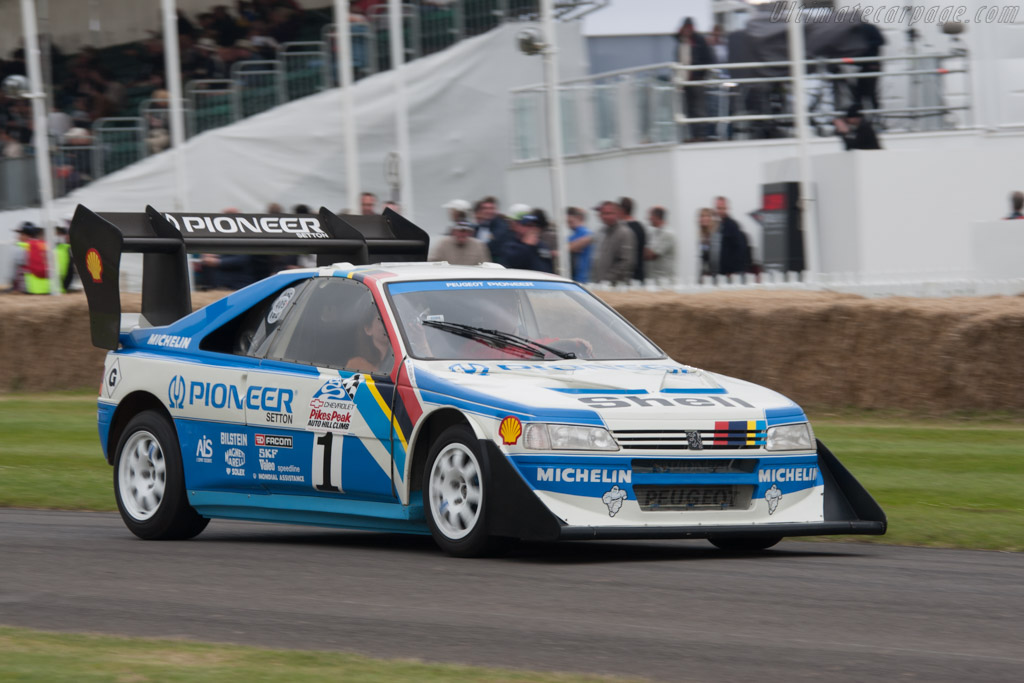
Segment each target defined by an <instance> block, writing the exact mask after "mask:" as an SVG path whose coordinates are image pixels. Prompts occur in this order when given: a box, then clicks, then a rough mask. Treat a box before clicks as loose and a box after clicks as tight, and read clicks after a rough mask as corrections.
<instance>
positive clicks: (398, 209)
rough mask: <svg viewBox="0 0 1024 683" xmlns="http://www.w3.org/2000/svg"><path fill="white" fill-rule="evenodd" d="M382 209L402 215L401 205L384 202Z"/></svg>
mask: <svg viewBox="0 0 1024 683" xmlns="http://www.w3.org/2000/svg"><path fill="white" fill-rule="evenodd" d="M384 208H385V209H391V210H392V211H394V212H395V213H397V214H401V213H402V205H401V204H399V203H398V202H393V201H390V200H389V201H386V202H384Z"/></svg>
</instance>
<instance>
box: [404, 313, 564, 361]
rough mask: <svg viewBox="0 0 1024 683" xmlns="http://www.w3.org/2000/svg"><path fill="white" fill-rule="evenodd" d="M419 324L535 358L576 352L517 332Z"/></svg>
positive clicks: (429, 322) (435, 322)
mask: <svg viewBox="0 0 1024 683" xmlns="http://www.w3.org/2000/svg"><path fill="white" fill-rule="evenodd" d="M420 322H421V324H423V325H427V326H428V327H435V328H437V329H439V330H444V331H445V332H451V333H452V334H457V335H459V336H460V337H466V338H467V339H472V340H473V341H479V342H481V343H484V344H488V345H490V346H503V347H508V348H513V349H519V350H520V351H525V352H527V353H529V354H531V355H533V356H534V357H535V358H543V357H544V354H545V352H546V353H550V354H552V355H555V356H558V357H559V358H575V357H576V354H575V353H573V352H572V351H559V350H558V349H555V348H552V347H550V346H547V345H546V344H541V343H540V342H536V341H533V340H532V339H528V338H526V337H520V336H519V335H517V334H512V333H511V332H502V331H501V330H488V329H484V328H482V327H475V326H473V325H463V324H462V323H450V322H445V321H443V320H422V321H420Z"/></svg>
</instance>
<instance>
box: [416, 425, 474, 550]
mask: <svg viewBox="0 0 1024 683" xmlns="http://www.w3.org/2000/svg"><path fill="white" fill-rule="evenodd" d="M423 475H424V476H423V508H424V510H425V512H426V517H427V525H428V526H429V527H430V533H431V534H432V535H433V537H434V541H436V542H437V544H438V545H439V546H440V547H441V549H442V550H444V551H445V552H447V553H449V554H451V555H455V556H457V557H476V556H479V555H483V554H484V553H486V552H487V550H488V545H489V544H488V540H489V539H488V535H487V519H486V517H487V516H486V510H485V506H484V496H485V495H486V488H485V481H486V476H485V470H484V459H483V457H482V455H481V454H480V452H479V447H478V446H477V445H476V435H474V434H473V432H472V430H471V429H469V427H467V426H465V425H454V426H452V427H449V428H448V429H446V430H445V431H444V432H443V433H442V434H441V437H440V438H439V439H438V440H437V442H436V443H435V444H434V445H433V446H432V447H431V449H430V455H429V456H428V457H427V463H426V466H425V470H424V473H423Z"/></svg>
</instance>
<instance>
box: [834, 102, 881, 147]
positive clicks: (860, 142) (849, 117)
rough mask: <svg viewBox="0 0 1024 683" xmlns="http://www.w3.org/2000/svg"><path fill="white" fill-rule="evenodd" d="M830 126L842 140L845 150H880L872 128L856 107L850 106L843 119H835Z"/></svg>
mask: <svg viewBox="0 0 1024 683" xmlns="http://www.w3.org/2000/svg"><path fill="white" fill-rule="evenodd" d="M832 124H833V125H834V126H835V127H836V133H837V134H838V135H839V137H841V138H842V139H843V145H845V147H846V149H847V150H851V149H882V145H880V144H879V143H878V136H876V135H875V129H874V127H873V126H872V125H871V122H870V121H868V120H867V119H866V118H864V116H862V115H861V113H860V107H858V106H857V105H853V106H851V107H850V108H849V109H848V110H847V111H846V116H845V117H840V118H836V119H835V120H834V121H832Z"/></svg>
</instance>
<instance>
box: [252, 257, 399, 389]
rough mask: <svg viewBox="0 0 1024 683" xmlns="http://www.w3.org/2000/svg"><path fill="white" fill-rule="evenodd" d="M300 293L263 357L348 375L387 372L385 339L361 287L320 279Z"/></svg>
mask: <svg viewBox="0 0 1024 683" xmlns="http://www.w3.org/2000/svg"><path fill="white" fill-rule="evenodd" d="M303 294H304V295H303V296H302V297H301V299H300V300H299V301H298V302H297V303H296V304H295V310H293V311H292V314H291V315H289V316H288V318H287V319H286V320H285V321H284V323H283V324H282V325H281V329H280V331H279V332H278V333H277V334H276V335H274V338H273V339H272V340H271V342H270V348H269V350H268V352H267V357H268V358H273V359H275V360H284V361H290V362H293V363H303V364H305V365H315V366H317V367H327V368H338V369H341V370H350V371H353V372H370V373H376V374H386V373H388V372H391V368H392V366H393V365H394V363H395V359H394V354H393V353H392V351H391V340H390V339H389V338H388V334H387V330H386V328H385V327H384V322H383V321H382V320H381V317H380V312H379V311H378V310H377V306H376V304H374V302H373V296H372V295H371V294H370V290H369V289H368V288H367V287H366V285H364V284H362V283H360V282H356V281H354V280H349V279H345V278H336V277H322V278H316V279H313V280H311V281H310V284H309V286H308V287H307V291H306V292H304V293H303Z"/></svg>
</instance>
